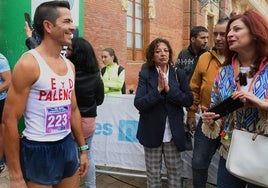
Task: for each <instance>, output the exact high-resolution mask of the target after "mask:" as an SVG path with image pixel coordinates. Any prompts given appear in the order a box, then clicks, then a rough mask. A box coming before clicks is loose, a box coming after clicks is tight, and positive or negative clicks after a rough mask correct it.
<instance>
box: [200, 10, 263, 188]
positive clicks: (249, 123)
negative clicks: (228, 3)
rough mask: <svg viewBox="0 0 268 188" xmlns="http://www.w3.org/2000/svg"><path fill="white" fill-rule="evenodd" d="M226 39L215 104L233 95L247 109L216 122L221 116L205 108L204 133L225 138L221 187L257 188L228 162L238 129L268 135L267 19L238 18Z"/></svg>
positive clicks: (247, 15) (258, 16)
mask: <svg viewBox="0 0 268 188" xmlns="http://www.w3.org/2000/svg"><path fill="white" fill-rule="evenodd" d="M226 40H227V45H226V47H225V57H226V60H225V63H224V66H223V67H222V68H221V69H220V70H219V72H218V74H217V75H216V77H215V79H214V87H213V89H212V93H211V102H212V105H213V104H218V103H219V102H221V101H223V100H224V99H226V98H228V97H229V96H232V98H233V99H240V100H241V101H243V103H244V107H242V108H239V109H238V110H235V111H234V112H231V113H230V114H228V115H226V116H225V117H223V118H220V119H218V120H216V121H214V120H213V119H214V118H216V119H217V118H218V117H219V114H216V113H213V112H207V111H206V110H207V109H206V108H205V107H203V110H204V112H203V114H202V119H203V125H202V131H203V132H204V134H205V135H207V136H208V137H210V138H212V139H214V138H217V137H218V135H219V134H220V136H221V148H220V156H221V157H220V161H219V167H218V178H217V187H218V188H226V187H228V188H245V187H246V186H247V187H248V188H253V187H258V186H257V185H253V184H250V183H248V182H246V181H244V180H242V179H239V178H237V177H235V176H233V175H232V174H231V173H230V172H229V171H228V170H227V169H226V159H227V155H228V150H229V146H230V143H231V135H232V132H233V130H234V129H241V130H246V131H249V132H257V133H262V134H267V133H268V125H267V122H266V121H263V120H267V119H268V117H267V116H268V115H267V114H268V84H267V83H268V23H267V20H266V19H265V18H264V17H263V16H262V15H261V14H259V13H258V12H256V11H254V10H247V11H245V12H244V13H243V14H238V15H235V16H233V17H232V18H231V19H230V21H229V22H228V24H227V28H226ZM259 86H262V87H259ZM265 122H266V123H265ZM241 147H243V146H241ZM249 152H250V151H249ZM256 155H258V154H256ZM243 157H244V156H241V160H243ZM264 165H265V164H264ZM254 170H258V169H254Z"/></svg>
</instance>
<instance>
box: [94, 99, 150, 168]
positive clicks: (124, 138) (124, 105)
mask: <svg viewBox="0 0 268 188" xmlns="http://www.w3.org/2000/svg"><path fill="white" fill-rule="evenodd" d="M133 102H134V95H106V96H105V99H104V102H103V104H102V105H100V106H99V107H98V110H97V114H98V116H97V123H96V131H95V135H94V138H93V143H92V147H93V153H94V160H95V163H96V165H101V166H112V167H120V168H125V169H132V170H143V171H144V170H145V161H144V151H143V147H142V145H140V144H139V142H138V140H137V138H136V133H137V128H138V120H139V112H138V111H137V109H136V108H135V107H134V104H133Z"/></svg>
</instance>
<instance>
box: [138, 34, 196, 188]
mask: <svg viewBox="0 0 268 188" xmlns="http://www.w3.org/2000/svg"><path fill="white" fill-rule="evenodd" d="M172 55H173V52H172V49H171V46H170V44H169V42H168V41H167V40H165V39H161V38H157V39H155V40H153V41H152V42H151V43H150V45H149V46H148V48H147V50H146V60H147V62H146V63H145V64H144V65H143V66H142V69H141V71H140V73H139V82H138V88H137V92H136V95H135V99H134V105H135V107H136V108H137V109H138V110H139V113H140V118H139V124H138V132H137V138H138V140H139V142H140V143H141V144H142V145H143V146H144V153H145V164H146V174H147V187H148V188H155V187H162V185H161V165H162V158H164V161H165V165H166V168H167V178H168V185H169V186H168V187H169V188H175V187H180V178H181V171H182V166H181V165H182V163H181V157H180V152H182V151H184V150H185V139H184V138H185V137H184V134H185V132H184V124H183V106H186V107H189V106H191V105H192V102H193V95H192V91H191V89H190V87H189V84H188V82H187V79H186V76H185V72H184V71H183V70H181V69H177V71H178V72H176V71H175V69H174V67H173V61H172ZM178 80H180V82H178Z"/></svg>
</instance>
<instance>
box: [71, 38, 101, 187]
mask: <svg viewBox="0 0 268 188" xmlns="http://www.w3.org/2000/svg"><path fill="white" fill-rule="evenodd" d="M66 56H67V58H68V59H70V60H71V61H72V62H73V64H74V66H75V71H76V74H75V75H76V76H75V93H76V98H77V99H76V100H77V104H78V108H79V110H80V114H81V116H82V129H83V133H84V138H85V139H86V142H87V144H88V146H89V150H88V157H89V164H90V166H89V170H88V172H87V175H86V177H85V185H86V187H87V188H95V187H96V175H95V165H94V160H93V156H92V150H91V143H92V138H93V135H94V132H95V129H96V116H97V112H96V110H97V106H98V105H101V104H102V102H103V99H104V87H103V83H102V80H101V77H100V71H99V66H98V61H97V58H96V55H95V53H94V49H93V47H92V46H91V44H90V43H89V42H88V41H86V40H85V39H83V38H73V39H72V45H71V46H69V47H68V48H67V53H66Z"/></svg>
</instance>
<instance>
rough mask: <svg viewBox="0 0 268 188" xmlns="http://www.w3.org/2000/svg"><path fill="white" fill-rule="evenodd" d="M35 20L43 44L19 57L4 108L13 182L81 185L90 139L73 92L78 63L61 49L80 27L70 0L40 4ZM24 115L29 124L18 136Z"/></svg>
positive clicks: (31, 187) (61, 187) (42, 187)
mask: <svg viewBox="0 0 268 188" xmlns="http://www.w3.org/2000/svg"><path fill="white" fill-rule="evenodd" d="M34 26H35V30H36V31H37V32H38V33H39V34H40V37H41V38H42V41H41V44H40V45H39V46H38V47H36V48H35V49H33V50H30V51H28V52H26V53H25V54H23V55H22V56H21V58H20V59H19V60H18V62H17V63H16V65H15V67H14V71H13V77H12V81H11V85H10V89H9V91H8V95H7V99H6V103H5V107H4V112H3V133H4V134H3V135H4V151H5V155H6V158H7V164H8V168H9V176H10V186H11V188H56V187H57V188H79V180H80V178H79V176H81V177H83V176H84V175H85V174H86V172H87V170H88V166H89V163H88V154H87V153H88V152H87V151H86V150H88V145H87V144H86V142H85V140H84V137H83V133H82V127H81V116H80V112H79V109H78V107H77V103H76V96H75V92H74V75H75V72H74V71H75V70H74V66H73V64H72V63H71V62H70V61H69V60H67V59H66V58H65V57H63V56H61V55H60V51H61V49H62V46H64V45H66V46H68V45H70V44H71V43H72V41H71V39H72V36H73V34H72V31H74V30H75V26H74V24H73V20H72V17H71V13H70V5H69V3H68V1H49V2H44V3H42V4H40V5H39V6H38V7H37V9H36V11H35V16H34ZM22 115H23V116H24V122H25V129H24V130H23V132H22V133H23V136H22V138H19V134H18V121H19V119H20V118H21V116H22ZM77 145H78V148H77ZM77 151H79V156H78V152H77Z"/></svg>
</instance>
